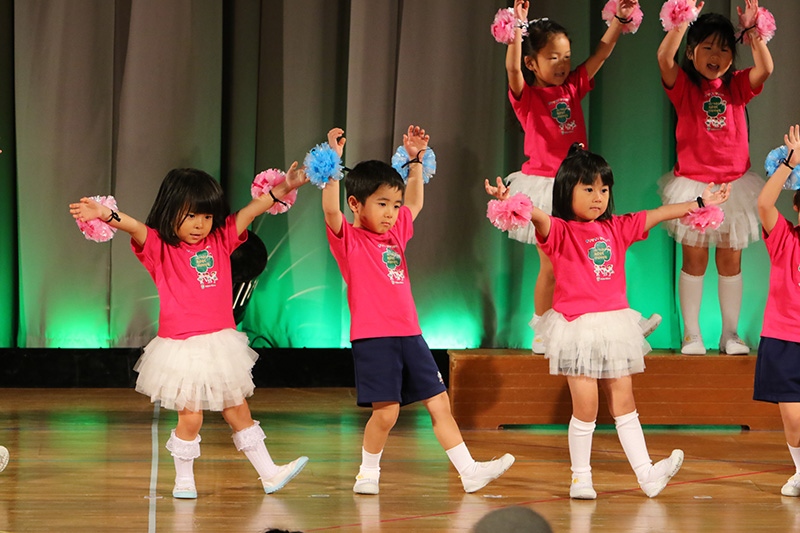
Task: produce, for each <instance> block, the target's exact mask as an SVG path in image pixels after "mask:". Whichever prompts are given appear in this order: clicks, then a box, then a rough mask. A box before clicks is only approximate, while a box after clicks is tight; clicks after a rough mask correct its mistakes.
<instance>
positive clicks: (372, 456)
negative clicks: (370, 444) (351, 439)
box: [358, 446, 383, 477]
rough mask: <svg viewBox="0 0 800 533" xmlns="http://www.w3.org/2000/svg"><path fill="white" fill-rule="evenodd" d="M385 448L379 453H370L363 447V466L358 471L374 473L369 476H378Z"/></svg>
mask: <svg viewBox="0 0 800 533" xmlns="http://www.w3.org/2000/svg"><path fill="white" fill-rule="evenodd" d="M382 455H383V450H381V451H379V452H378V453H369V452H368V451H367V450H365V449H364V447H363V446H362V447H361V466H360V467H359V469H358V471H359V473H360V474H373V475H371V476H369V477H376V476H379V475H380V472H381V456H382Z"/></svg>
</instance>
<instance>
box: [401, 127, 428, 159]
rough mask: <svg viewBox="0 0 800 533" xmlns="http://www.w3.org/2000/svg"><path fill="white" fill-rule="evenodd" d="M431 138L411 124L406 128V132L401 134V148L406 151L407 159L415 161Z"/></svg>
mask: <svg viewBox="0 0 800 533" xmlns="http://www.w3.org/2000/svg"><path fill="white" fill-rule="evenodd" d="M430 138H431V136H430V135H427V134H426V133H425V130H423V129H422V128H420V127H419V126H414V125H413V124H412V125H411V126H409V127H408V132H407V133H404V134H403V147H404V148H405V149H406V153H407V154H408V157H409V159H416V158H417V156H418V155H419V154H420V153H421V152H424V151H425V149H426V148H427V147H428V141H429V140H430Z"/></svg>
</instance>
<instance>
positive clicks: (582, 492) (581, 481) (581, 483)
mask: <svg viewBox="0 0 800 533" xmlns="http://www.w3.org/2000/svg"><path fill="white" fill-rule="evenodd" d="M569 497H570V498H572V499H573V500H596V499H597V493H596V492H595V490H594V487H593V486H592V476H588V477H587V476H584V477H573V478H572V483H571V484H570V486H569Z"/></svg>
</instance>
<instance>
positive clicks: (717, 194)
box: [644, 183, 731, 231]
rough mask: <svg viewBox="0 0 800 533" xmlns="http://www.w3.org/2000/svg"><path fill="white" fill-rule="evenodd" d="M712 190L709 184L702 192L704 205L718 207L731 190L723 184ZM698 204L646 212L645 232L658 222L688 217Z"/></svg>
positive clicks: (685, 204)
mask: <svg viewBox="0 0 800 533" xmlns="http://www.w3.org/2000/svg"><path fill="white" fill-rule="evenodd" d="M713 188H714V184H713V183H709V184H708V185H706V188H705V190H703V194H702V196H701V198H702V199H703V204H704V205H719V204H721V203H723V202H725V201H726V200H727V199H728V195H729V194H730V189H731V185H730V183H723V184H722V185H720V187H719V189H718V190H716V191H712V189H713ZM698 203H699V202H698V201H697V200H690V201H688V202H680V203H677V204H667V205H662V206H661V207H658V208H656V209H651V210H649V211H647V218H646V220H645V223H644V229H645V231H650V230H651V229H653V228H654V227H655V226H656V225H657V224H658V223H659V222H664V221H665V220H672V219H674V218H681V217H682V216H684V215H688V214H689V213H690V212H691V211H693V210H695V209H697V208H698V207H699V205H698Z"/></svg>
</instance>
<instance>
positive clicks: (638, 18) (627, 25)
mask: <svg viewBox="0 0 800 533" xmlns="http://www.w3.org/2000/svg"><path fill="white" fill-rule="evenodd" d="M643 18H644V13H642V8H641V6H640V5H639V4H636V7H635V8H634V10H633V13H631V16H630V18H627V19H623V18H620V17H618V16H617V0H608V2H607V3H606V5H605V6H604V7H603V20H605V21H606V25H607V26H611V23H612V22H613V21H614V19H617V20H618V21H620V22H621V23H622V33H636V31H637V30H638V29H639V26H641V25H642V19H643Z"/></svg>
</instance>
